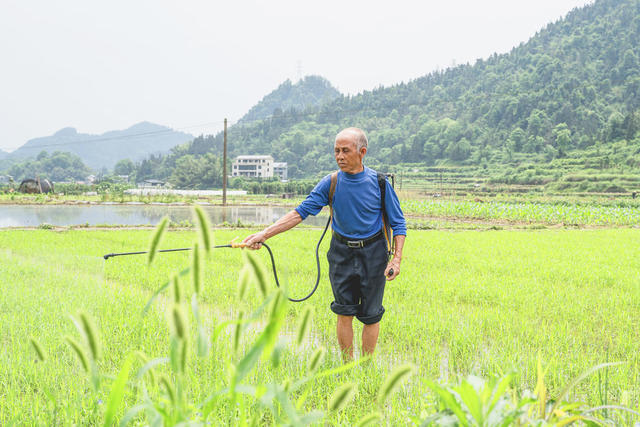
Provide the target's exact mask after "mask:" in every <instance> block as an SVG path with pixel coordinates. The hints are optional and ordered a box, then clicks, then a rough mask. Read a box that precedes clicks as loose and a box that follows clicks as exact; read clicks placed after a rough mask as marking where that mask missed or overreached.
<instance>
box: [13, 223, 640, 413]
mask: <svg viewBox="0 0 640 427" xmlns="http://www.w3.org/2000/svg"><path fill="white" fill-rule="evenodd" d="M249 232H250V231H248V230H216V231H215V232H214V236H215V239H216V243H218V244H219V243H226V242H228V241H230V240H231V239H232V238H234V237H236V236H238V235H241V236H244V235H245V234H248V233H249ZM152 233H153V232H152V231H150V230H99V231H89V230H68V231H61V232H60V231H50V230H28V231H1V232H0V292H1V293H2V299H0V325H2V328H1V331H2V332H1V335H0V340H1V344H2V345H1V346H0V366H2V369H1V370H0V401H1V402H2V404H1V405H0V425H11V424H12V423H16V424H18V425H33V424H41V425H52V424H82V425H86V424H96V423H100V422H101V421H100V420H101V419H102V416H103V413H104V411H105V406H106V402H107V399H108V396H109V392H110V390H111V388H112V384H113V378H115V376H116V375H117V373H118V371H119V368H120V366H121V365H122V364H123V362H124V360H125V359H126V357H127V355H128V354H130V353H132V352H135V351H138V350H140V351H143V352H144V353H145V354H146V355H147V356H148V357H149V358H155V357H163V356H166V355H167V353H168V351H167V349H168V347H169V340H170V338H169V337H170V331H169V328H168V326H167V320H166V318H167V315H166V313H167V311H168V309H169V307H170V302H169V300H170V298H171V293H170V292H165V293H164V294H163V296H162V297H161V298H160V299H158V300H157V301H156V303H155V304H154V306H153V308H152V309H151V310H150V311H149V312H148V313H147V314H146V315H145V314H144V313H143V307H144V305H145V303H146V302H147V301H148V299H149V297H150V296H151V294H152V293H153V291H154V290H155V289H157V288H158V287H159V286H160V285H162V284H163V283H164V282H165V281H166V280H167V278H168V277H169V276H170V274H171V273H172V272H176V271H179V270H181V269H183V268H185V267H187V266H188V265H189V263H190V257H189V255H187V254H184V253H176V254H162V255H160V254H159V255H158V258H157V259H156V261H155V262H154V264H152V266H151V267H147V264H146V258H145V257H144V256H132V257H126V258H124V257H122V258H113V259H110V260H108V261H106V262H105V261H104V260H103V259H102V257H101V256H102V255H103V254H105V253H110V252H118V251H125V250H145V249H146V248H147V247H148V245H149V241H150V239H151V236H152ZM319 235H320V231H318V230H313V229H301V230H296V231H292V232H289V233H286V234H284V235H280V236H277V237H275V238H273V239H271V240H270V241H269V244H270V245H271V247H272V248H273V250H274V253H275V256H276V263H277V265H278V269H279V274H280V276H281V280H282V281H285V282H287V283H289V287H290V293H291V294H292V295H293V296H298V295H302V294H305V293H306V292H307V291H308V289H309V287H310V286H311V285H312V283H313V280H314V278H315V262H314V260H313V249H314V247H315V241H316V239H317V238H318V237H319ZM194 238H195V232H193V231H174V232H169V233H167V234H166V235H165V236H164V240H163V243H162V247H164V248H168V247H184V246H189V245H191V243H192V242H193V241H194ZM639 238H640V230H637V229H599V230H542V231H484V232H477V231H464V232H445V231H410V233H409V236H408V239H407V244H406V249H405V256H404V260H403V264H402V273H401V276H400V277H399V278H398V279H397V280H396V281H394V282H391V283H389V285H388V287H387V290H386V296H385V307H386V309H387V312H386V314H385V317H384V319H383V323H382V328H381V338H380V342H379V347H378V349H377V354H376V358H375V359H374V360H373V361H372V362H371V363H369V364H365V365H358V366H356V367H355V368H353V369H351V370H348V371H346V372H342V373H336V374H333V375H330V376H326V377H322V378H319V379H316V380H314V382H313V384H312V387H311V388H310V389H309V393H310V394H309V396H308V397H307V399H306V400H305V401H304V403H302V405H301V408H300V410H301V411H303V412H308V411H311V410H326V406H327V399H328V396H330V395H331V393H332V392H333V390H334V389H336V388H337V387H338V386H339V385H340V384H342V383H344V382H349V381H352V382H355V383H356V384H357V395H356V397H355V398H354V400H353V401H352V403H351V404H350V405H348V406H347V407H346V408H345V409H344V410H342V411H340V412H337V413H332V414H329V415H327V417H326V419H325V420H326V422H327V423H329V424H332V425H353V424H355V423H356V422H357V421H358V420H360V419H361V418H362V417H364V416H366V415H368V414H369V413H371V412H373V411H378V410H379V411H381V414H382V417H383V421H382V424H388V425H405V424H411V423H412V422H414V421H415V420H418V419H424V418H425V417H426V416H428V415H429V414H432V413H434V412H435V411H436V406H435V401H436V399H435V397H434V395H433V394H432V392H431V390H430V388H429V387H428V386H427V384H426V381H427V380H435V381H437V382H439V383H442V384H446V383H452V384H455V383H457V382H458V381H459V379H460V378H463V377H466V376H467V375H468V374H475V375H478V376H480V377H490V376H492V375H502V374H504V373H507V372H510V371H512V370H513V371H515V373H516V374H515V379H514V382H513V386H514V391H515V392H518V393H519V392H522V391H523V390H525V389H528V390H533V389H534V388H535V383H536V365H537V361H538V359H540V360H541V361H542V364H543V366H545V367H548V371H547V373H546V376H545V382H546V384H547V386H548V387H549V389H550V392H549V393H550V395H551V397H553V395H554V393H558V392H559V390H560V389H561V388H562V387H563V386H565V385H567V384H568V383H569V382H570V381H571V380H572V379H574V378H576V377H578V375H579V374H580V373H582V372H584V371H585V370H587V369H588V368H590V367H593V366H595V365H597V364H599V363H602V362H607V361H623V362H625V363H624V364H621V365H618V366H615V367H611V368H609V369H607V370H606V371H600V373H599V374H594V375H591V376H589V377H588V378H587V379H586V380H585V381H584V382H582V383H580V385H578V386H577V387H576V388H574V389H573V390H572V391H571V394H570V396H569V398H570V399H572V400H575V401H582V402H585V403H586V404H588V405H591V406H597V405H600V404H607V403H609V404H611V403H616V404H624V405H625V406H628V407H630V408H632V409H636V410H637V409H638V403H639V399H640V382H639V378H638V370H639V368H640V360H639V359H638V357H639V356H638V355H639V354H640V341H638V339H637V336H638V329H639V328H640V311H639V310H638V309H637V308H638V306H639V305H640V289H639V285H640V258H639V257H638V250H637V247H638V246H637V242H638V239H639ZM327 246H328V242H327V241H325V242H324V243H323V248H322V249H321V251H322V252H321V261H322V268H323V280H322V282H321V286H320V288H319V290H318V292H317V293H316V295H314V296H313V297H312V298H311V300H309V301H308V302H305V303H302V304H289V305H288V307H287V312H286V322H285V326H284V329H283V330H282V331H281V332H280V339H281V340H282V341H283V343H284V350H283V351H282V355H281V360H280V364H279V366H277V367H274V366H272V364H270V363H268V361H265V362H259V363H258V365H257V367H256V368H255V369H253V370H252V371H251V372H250V374H249V376H248V377H247V378H246V379H245V382H248V383H250V384H255V385H257V384H264V383H269V382H274V381H275V382H279V383H282V382H284V381H285V380H286V379H287V378H292V379H295V378H300V377H301V376H304V375H305V371H306V366H307V363H308V359H309V357H310V355H311V353H313V351H314V350H315V349H316V348H318V347H320V346H324V347H325V348H326V349H327V350H328V352H327V356H326V358H325V360H324V362H323V366H322V368H323V369H330V368H334V367H338V366H340V365H341V361H340V357H339V354H338V353H337V350H336V346H337V345H336V339H335V316H334V315H333V314H332V313H331V312H330V310H329V303H330V302H331V300H332V297H331V291H330V287H329V285H328V281H327V278H326V271H327V268H326V260H325V257H324V252H326V248H327ZM258 255H259V258H261V259H262V260H263V261H265V263H266V262H267V254H266V251H264V250H262V251H260V252H259V253H258ZM242 264H243V262H242V251H241V250H238V249H234V250H232V249H219V250H214V251H213V253H212V254H211V255H210V256H209V257H208V258H207V261H206V265H205V266H204V272H205V273H204V290H203V292H202V296H201V303H200V305H201V311H202V312H203V313H204V317H205V318H206V320H205V325H206V327H207V328H208V329H209V332H211V333H213V330H214V328H215V327H216V326H217V325H220V324H222V322H224V321H226V320H232V319H235V318H236V317H237V316H238V313H239V311H243V312H244V313H248V312H249V311H250V310H252V309H255V308H256V307H258V306H259V305H260V304H261V302H262V298H261V297H260V294H259V293H258V291H257V290H256V289H253V288H252V289H250V290H249V291H248V292H247V295H246V296H245V297H244V298H242V299H241V298H239V296H238V292H237V282H238V275H239V271H240V269H241V267H242ZM267 265H268V264H267ZM269 279H270V280H271V276H269ZM188 283H189V282H188V280H184V285H185V288H187V287H188ZM305 307H311V309H312V311H313V316H314V317H313V323H312V326H311V329H310V333H309V336H308V338H306V341H305V344H304V345H303V346H302V347H301V348H296V347H295V345H294V344H293V342H294V341H295V334H296V327H297V326H296V325H297V322H298V319H299V317H300V314H301V313H302V311H303V309H304V308H305ZM80 310H84V311H86V312H87V313H88V314H89V315H90V316H91V317H93V319H94V321H95V323H96V326H97V329H98V331H99V335H100V336H101V337H102V343H103V350H102V354H103V357H102V359H101V361H99V362H98V366H99V369H100V371H101V372H103V374H105V375H106V377H105V379H103V381H102V383H101V384H100V385H99V387H98V388H97V389H94V388H92V385H91V381H90V380H89V376H88V375H86V374H85V373H84V372H83V369H82V366H81V365H80V363H79V362H78V359H77V358H76V357H75V355H74V353H73V352H72V350H71V349H70V347H69V346H68V345H67V344H66V343H65V339H64V337H65V336H67V335H71V336H74V337H76V338H77V337H78V332H77V331H76V330H75V328H74V326H73V324H72V321H71V320H70V318H69V315H70V314H72V315H75V314H76V313H78V311H80ZM219 329H220V331H221V333H220V335H218V336H217V338H216V339H214V340H212V341H213V342H212V343H211V352H210V353H209V355H208V356H207V357H206V358H204V359H198V358H196V357H195V356H193V357H191V358H190V359H189V364H188V366H187V369H186V372H187V374H186V377H187V378H188V381H187V382H186V383H187V384H188V386H187V387H186V393H187V395H188V396H189V400H190V401H191V402H203V401H204V400H205V399H206V397H207V396H209V395H210V394H211V392H212V391H214V390H220V389H222V388H224V387H227V386H228V381H229V371H230V369H231V366H232V365H233V364H235V363H237V362H238V360H240V359H241V358H242V356H243V355H244V353H245V352H246V351H247V350H248V349H249V348H250V345H251V343H252V341H253V340H254V339H255V337H256V336H258V333H259V332H260V328H259V327H256V328H253V327H252V328H248V329H247V330H246V331H245V333H244V335H243V337H242V340H241V341H240V348H239V349H238V351H237V352H235V351H234V349H233V336H234V327H233V326H229V327H222V328H219ZM359 332H360V328H359V327H357V328H356V336H357V335H358V334H359ZM31 337H33V338H35V339H36V340H37V341H38V342H39V343H40V345H41V346H42V348H43V349H44V352H45V353H46V355H47V358H46V360H45V361H44V362H41V361H39V360H38V358H37V355H36V353H35V351H34V349H33V348H32V346H31V345H30V343H29V339H30V338H31ZM356 341H359V338H357V339H356ZM404 363H411V364H413V365H414V366H415V367H416V369H415V371H414V373H413V374H412V375H411V376H410V377H409V379H408V380H407V381H406V382H405V383H404V384H403V385H402V387H401V388H400V389H399V391H398V392H396V393H395V394H394V395H393V396H392V397H391V398H390V399H389V400H388V401H387V402H386V404H385V405H384V406H383V407H382V408H381V409H379V408H378V407H377V405H376V404H375V399H376V395H377V392H378V389H379V388H380V386H381V385H382V384H383V382H384V380H385V377H386V376H387V375H388V373H389V372H390V371H391V369H392V368H393V367H395V366H398V365H401V364H404ZM137 368H139V366H138V365H136V369H137ZM158 372H166V373H167V374H168V373H169V369H168V367H166V366H160V367H159V368H158ZM149 392H150V393H151V394H154V393H155V394H159V393H160V391H159V390H157V389H155V388H150V389H149ZM141 393H142V391H141V390H140V389H136V388H134V387H129V388H127V393H126V394H125V404H126V406H127V407H128V408H130V407H132V406H133V405H135V404H136V403H137V402H139V401H140V400H141ZM299 395H300V392H296V393H293V398H294V399H297V398H299V397H300V396H299ZM294 401H295V400H294ZM240 404H241V406H242V405H244V406H242V407H245V408H249V409H248V411H250V412H251V411H253V412H255V413H262V412H261V411H265V410H262V409H260V408H261V407H260V405H259V404H258V403H257V402H256V401H255V400H252V399H251V398H245V399H243V400H241V402H240ZM228 406H229V404H227V405H226V406H225V404H220V405H219V406H217V407H216V410H215V411H214V412H213V413H212V414H211V415H210V418H209V421H212V422H213V424H214V425H216V424H225V425H226V424H227V421H225V420H228V419H229V418H228V417H232V416H234V415H233V412H230V411H231V410H230V409H229V408H228ZM192 409H193V413H194V414H196V415H197V414H198V413H201V411H200V410H199V409H198V408H192ZM265 413H266V412H265ZM122 414H123V411H122V410H120V412H119V416H122ZM609 416H611V417H614V420H617V422H618V423H628V422H631V421H632V419H630V418H615V417H619V415H616V414H612V413H610V414H609ZM147 421H148V420H147ZM262 421H263V422H270V421H272V419H271V418H269V416H268V415H265V418H262ZM635 421H637V420H635ZM137 422H145V420H144V418H138V419H137ZM229 423H231V424H233V422H230V421H229Z"/></svg>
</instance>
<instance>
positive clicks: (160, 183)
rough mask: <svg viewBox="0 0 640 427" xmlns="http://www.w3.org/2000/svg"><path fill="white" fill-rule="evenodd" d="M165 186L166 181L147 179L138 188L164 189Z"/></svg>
mask: <svg viewBox="0 0 640 427" xmlns="http://www.w3.org/2000/svg"><path fill="white" fill-rule="evenodd" d="M164 184H165V182H164V181H160V180H159V179H145V180H144V181H142V182H141V183H140V184H138V187H141V188H146V187H163V186H164Z"/></svg>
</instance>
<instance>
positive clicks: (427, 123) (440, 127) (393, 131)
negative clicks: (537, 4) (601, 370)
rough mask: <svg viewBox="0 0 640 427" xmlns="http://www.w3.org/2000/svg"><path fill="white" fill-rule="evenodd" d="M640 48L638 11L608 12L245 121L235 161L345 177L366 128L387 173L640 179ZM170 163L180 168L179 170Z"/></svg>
mask: <svg viewBox="0 0 640 427" xmlns="http://www.w3.org/2000/svg"><path fill="white" fill-rule="evenodd" d="M638 46H640V3H638V2H637V1H635V0H622V1H618V0H615V1H614V0H599V1H596V2H595V3H594V4H592V5H588V6H585V7H582V8H579V9H575V10H573V11H571V12H570V13H569V14H568V15H567V16H566V17H565V18H564V19H561V20H559V21H557V22H554V23H551V24H549V25H548V26H547V27H546V28H544V29H542V30H541V31H539V32H538V33H537V34H536V35H535V36H534V37H532V38H531V39H530V40H529V41H528V42H527V43H522V44H521V45H520V46H517V47H515V48H514V49H512V50H511V52H509V53H506V54H503V55H497V54H494V55H492V56H491V57H489V58H488V59H479V60H477V61H476V63H475V64H473V65H470V64H464V65H460V66H458V67H455V68H449V69H446V70H443V71H436V72H433V73H431V74H429V75H426V76H424V77H422V78H419V79H416V80H414V81H411V82H409V83H403V84H399V85H395V86H392V87H387V88H379V89H376V90H373V91H365V92H363V93H361V94H359V95H357V96H340V97H338V98H336V99H335V100H334V101H332V102H329V103H325V104H323V105H321V106H317V107H309V108H306V109H304V110H299V109H290V110H288V111H281V110H276V111H275V112H274V113H273V114H272V115H271V116H270V117H268V118H266V119H264V120H253V121H250V120H243V121H241V122H239V123H238V124H237V125H235V126H232V127H231V128H230V132H229V141H230V155H231V156H235V155H239V154H256V153H261V154H271V155H273V156H274V158H275V159H276V160H278V161H286V162H288V163H289V176H291V177H293V178H301V177H312V176H317V175H319V174H321V173H325V172H327V171H330V170H333V169H335V165H334V162H333V159H332V155H331V144H332V140H333V137H334V136H335V134H336V132H337V131H338V130H339V129H341V128H343V127H346V126H359V127H362V128H363V129H365V130H366V131H367V132H368V133H369V139H370V141H371V147H370V151H369V154H368V161H369V164H370V165H373V166H376V167H379V168H381V169H386V170H390V169H398V165H399V164H406V165H407V166H412V167H413V168H416V167H417V168H423V167H428V166H442V165H448V166H451V165H453V166H456V167H459V166H465V167H473V168H475V171H476V175H484V176H487V175H492V176H493V178H495V180H496V181H501V182H509V181H511V180H512V179H513V178H512V177H513V175H515V174H516V171H515V168H518V167H519V166H521V165H523V164H535V165H540V166H543V167H544V165H546V164H548V163H549V162H554V161H555V164H554V165H555V166H554V167H553V170H552V171H551V172H550V173H548V174H546V176H545V178H543V179H542V181H543V183H546V182H550V181H557V180H559V179H561V178H562V177H563V176H564V175H566V174H567V173H574V172H576V171H578V172H580V171H585V170H587V171H590V172H594V171H597V172H598V173H602V171H603V170H610V169H612V168H623V169H624V168H627V169H630V168H636V167H637V166H638V165H639V164H640V154H639V153H638V145H639V144H640V139H639V137H640V134H639V131H640V110H639V109H640V62H639V59H638V58H639V57H640V48H638ZM221 145H222V134H218V135H215V136H207V137H200V138H197V139H196V140H195V141H194V142H193V143H191V144H188V145H187V146H185V147H184V148H182V151H183V152H184V154H183V155H195V156H198V155H204V153H206V152H212V153H216V154H219V153H220V147H221ZM593 156H595V157H596V158H595V159H594V157H593ZM567 159H571V161H570V162H569V163H570V167H569V168H565V166H567V162H566V160H567ZM159 160H160V159H159ZM168 160H169V161H168V162H167V166H168V167H169V168H171V167H172V166H171V162H174V161H175V160H174V159H172V158H171V156H169V159H168ZM163 162H164V161H163V160H160V163H163ZM510 168H513V169H510ZM567 169H568V170H567ZM492 171H493V172H492ZM505 172H506V173H505ZM164 174H165V175H170V174H169V173H168V172H164ZM525 181H526V180H525ZM540 181H541V179H540V177H537V178H533V179H531V180H529V181H527V182H530V183H531V182H533V183H536V182H540ZM587 191H588V189H587Z"/></svg>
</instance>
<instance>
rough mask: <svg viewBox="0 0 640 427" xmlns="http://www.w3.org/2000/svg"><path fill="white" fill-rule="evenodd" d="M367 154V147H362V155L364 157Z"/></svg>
mask: <svg viewBox="0 0 640 427" xmlns="http://www.w3.org/2000/svg"><path fill="white" fill-rule="evenodd" d="M365 154H367V147H362V148H361V149H360V155H361V156H362V157H364V155H365Z"/></svg>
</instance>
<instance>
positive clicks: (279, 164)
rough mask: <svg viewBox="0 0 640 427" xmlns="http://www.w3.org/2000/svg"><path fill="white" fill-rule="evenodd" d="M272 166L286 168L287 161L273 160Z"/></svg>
mask: <svg viewBox="0 0 640 427" xmlns="http://www.w3.org/2000/svg"><path fill="white" fill-rule="evenodd" d="M273 167H274V168H286V167H287V162H273Z"/></svg>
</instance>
